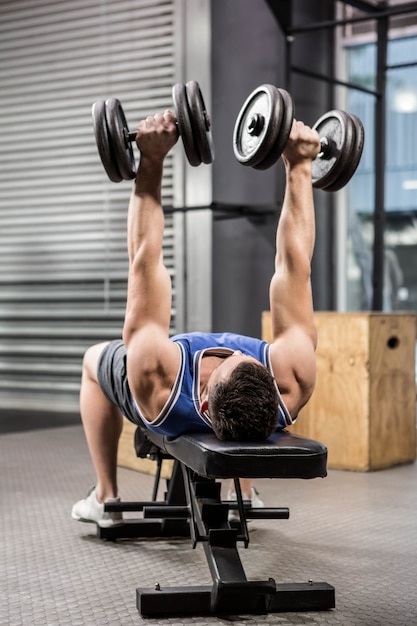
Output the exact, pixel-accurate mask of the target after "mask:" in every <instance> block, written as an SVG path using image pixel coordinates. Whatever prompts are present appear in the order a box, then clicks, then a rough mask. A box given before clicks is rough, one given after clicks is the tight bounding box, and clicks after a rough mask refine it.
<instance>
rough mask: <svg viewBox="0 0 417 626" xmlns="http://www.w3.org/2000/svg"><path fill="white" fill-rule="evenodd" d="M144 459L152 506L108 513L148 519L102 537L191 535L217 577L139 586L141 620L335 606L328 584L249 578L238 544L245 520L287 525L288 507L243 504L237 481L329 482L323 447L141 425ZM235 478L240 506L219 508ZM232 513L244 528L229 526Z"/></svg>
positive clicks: (301, 440) (280, 437) (300, 440)
mask: <svg viewBox="0 0 417 626" xmlns="http://www.w3.org/2000/svg"><path fill="white" fill-rule="evenodd" d="M135 448H136V453H137V455H138V456H139V457H142V458H144V457H148V458H152V459H154V460H155V461H156V463H157V471H156V475H155V483H154V489H153V495H152V500H151V501H149V502H120V503H111V504H106V505H105V508H106V510H107V511H143V519H136V520H131V519H128V520H126V521H125V522H124V523H123V524H120V525H117V526H113V527H110V528H99V527H98V536H99V537H100V538H102V539H108V540H116V539H121V538H138V537H190V538H191V541H192V546H193V548H195V547H196V545H197V544H198V543H202V544H203V548H204V551H205V555H206V558H207V563H208V566H209V569H210V573H211V576H212V579H213V584H212V585H211V586H191V587H190V586H188V587H168V588H162V587H160V586H159V584H156V585H155V587H154V588H138V589H137V590H136V602H137V608H138V611H139V613H140V614H141V615H142V616H144V617H153V616H157V615H186V614H188V615H204V614H213V615H221V614H229V615H237V614H261V613H269V612H283V611H312V610H327V609H331V608H334V607H335V590H334V587H332V586H331V585H329V584H327V583H318V582H312V581H309V582H305V583H294V584H293V583H280V584H278V583H276V582H275V580H274V579H273V578H268V579H267V580H261V581H258V580H254V581H250V580H247V578H246V575H245V572H244V569H243V565H242V562H241V560H240V557H239V553H238V549H237V543H238V542H241V543H243V545H244V547H245V548H247V547H248V544H249V534H248V529H247V524H246V520H247V519H287V518H288V517H289V509H287V508H258V509H255V508H252V507H251V506H250V502H245V501H243V499H242V493H241V490H240V484H239V478H255V479H256V478H305V479H307V478H319V477H322V478H324V477H325V476H326V475H327V470H326V463H327V449H326V447H325V446H324V445H323V444H322V443H320V442H318V441H313V440H311V439H307V438H305V437H300V436H297V435H292V434H290V433H288V432H286V431H280V432H276V433H274V434H273V435H272V436H271V437H270V438H269V439H268V440H267V441H265V442H262V443H235V442H227V441H220V440H219V439H217V438H216V436H215V435H214V434H205V433H204V434H201V433H195V434H188V435H183V436H181V437H178V438H175V439H173V438H169V437H164V436H161V435H156V434H155V433H153V432H151V431H149V430H147V429H145V428H142V427H138V428H137V430H136V433H135ZM164 459H173V460H174V465H173V470H172V476H171V478H170V479H169V480H168V481H167V482H168V487H167V492H166V494H165V499H164V500H163V501H161V502H158V501H157V500H156V497H157V492H158V484H159V480H160V472H161V466H162V463H163V461H164ZM231 478H232V479H234V483H235V488H236V502H235V503H229V502H222V500H221V496H220V490H221V482H219V481H220V480H222V479H231ZM229 509H237V510H238V511H239V516H240V523H236V524H235V523H233V522H231V523H229V522H228V513H229Z"/></svg>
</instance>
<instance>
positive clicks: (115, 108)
mask: <svg viewBox="0 0 417 626" xmlns="http://www.w3.org/2000/svg"><path fill="white" fill-rule="evenodd" d="M106 120H107V127H108V130H109V140H110V141H109V143H110V147H111V150H112V153H113V160H114V161H115V162H116V163H117V167H118V169H119V172H120V176H121V177H122V179H123V180H131V179H132V178H135V176H136V163H135V157H134V154H133V148H132V144H131V142H130V141H129V140H128V135H129V129H128V127H127V122H126V118H125V114H124V111H123V108H122V105H121V103H120V101H119V100H118V99H117V98H109V99H108V100H106Z"/></svg>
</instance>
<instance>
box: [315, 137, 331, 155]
mask: <svg viewBox="0 0 417 626" xmlns="http://www.w3.org/2000/svg"><path fill="white" fill-rule="evenodd" d="M331 148H332V142H331V140H330V139H329V138H328V137H326V136H324V137H320V152H319V153H318V155H317V156H316V159H327V158H329V157H330V156H331V152H332V149H331Z"/></svg>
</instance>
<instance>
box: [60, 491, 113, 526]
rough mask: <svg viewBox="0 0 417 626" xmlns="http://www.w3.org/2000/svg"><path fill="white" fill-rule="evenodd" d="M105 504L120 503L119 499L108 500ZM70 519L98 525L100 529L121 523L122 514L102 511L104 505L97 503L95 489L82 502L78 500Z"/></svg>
mask: <svg viewBox="0 0 417 626" xmlns="http://www.w3.org/2000/svg"><path fill="white" fill-rule="evenodd" d="M106 502H120V498H108V499H107V500H106ZM71 517H72V519H75V520H77V521H79V522H92V523H94V524H98V525H99V526H101V528H108V527H109V526H114V525H115V524H122V523H123V515H122V513H117V512H116V513H107V512H106V511H105V510H104V504H103V503H100V502H97V498H96V488H95V487H92V488H91V489H90V491H89V492H88V494H87V497H86V498H85V499H84V500H79V501H78V502H76V503H75V504H74V506H73V507H72V511H71Z"/></svg>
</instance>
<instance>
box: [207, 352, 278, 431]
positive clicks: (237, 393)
mask: <svg viewBox="0 0 417 626" xmlns="http://www.w3.org/2000/svg"><path fill="white" fill-rule="evenodd" d="M235 356H237V357H239V358H238V359H235V358H234V357H235ZM207 406H208V413H209V415H210V419H211V422H212V427H213V430H214V432H215V434H216V435H217V437H218V438H219V439H224V440H229V441H262V440H265V439H267V438H268V437H269V435H270V434H271V433H272V432H273V431H274V430H275V429H276V427H277V423H278V393H277V389H276V385H275V380H274V378H273V376H272V375H271V373H270V372H269V371H268V370H267V368H266V367H264V366H263V365H262V364H261V363H259V361H257V360H256V359H253V358H251V357H245V356H243V355H242V353H240V352H237V353H234V354H233V355H231V356H230V357H228V358H227V359H225V360H224V362H223V363H222V364H221V365H220V366H219V367H218V368H217V371H215V372H214V373H213V374H212V376H211V379H210V380H209V384H208V386H207Z"/></svg>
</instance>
